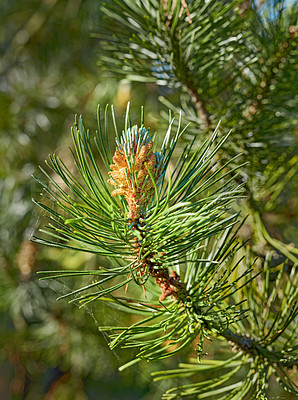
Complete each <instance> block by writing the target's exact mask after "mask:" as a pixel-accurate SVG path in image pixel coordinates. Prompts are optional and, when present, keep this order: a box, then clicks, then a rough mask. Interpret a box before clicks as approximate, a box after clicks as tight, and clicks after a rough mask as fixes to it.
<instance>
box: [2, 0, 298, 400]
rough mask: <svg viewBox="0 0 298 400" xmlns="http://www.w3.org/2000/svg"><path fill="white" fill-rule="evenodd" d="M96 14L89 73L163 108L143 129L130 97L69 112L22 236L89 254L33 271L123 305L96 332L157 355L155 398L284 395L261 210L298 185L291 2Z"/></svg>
mask: <svg viewBox="0 0 298 400" xmlns="http://www.w3.org/2000/svg"><path fill="white" fill-rule="evenodd" d="M101 17H103V18H104V23H103V24H102V23H100V24H99V26H100V29H98V31H97V33H96V34H95V37H97V38H98V39H99V47H100V52H99V65H100V67H101V68H102V73H103V74H104V73H105V74H106V75H107V76H109V77H111V78H113V79H115V78H118V79H120V80H121V79H123V78H124V79H125V82H128V81H129V82H141V84H142V85H144V83H146V84H154V85H156V87H157V88H158V91H159V94H160V95H159V100H160V102H161V104H162V105H163V110H164V109H168V108H170V109H171V110H172V111H173V114H171V113H170V116H169V119H168V122H165V121H166V118H165V112H164V111H163V112H162V114H161V117H160V119H159V121H158V122H156V121H155V122H154V123H153V126H154V129H153V130H152V132H150V131H149V129H148V122H147V120H149V119H150V118H148V116H146V115H144V112H143V110H142V112H141V119H140V121H136V118H135V114H132V117H131V116H130V112H129V107H128V108H127V112H126V116H125V120H124V121H123V122H120V121H119V119H118V118H117V116H115V113H114V110H113V108H112V109H111V112H110V111H109V108H108V107H106V109H105V111H104V113H102V111H101V110H100V108H99V109H98V130H97V131H96V132H94V133H90V131H89V130H87V129H86V127H85V125H84V123H83V121H82V118H77V119H76V121H75V126H74V130H73V131H72V138H73V150H72V156H73V158H72V160H70V159H69V158H68V159H67V161H66V162H64V161H63V160H61V158H59V156H58V155H55V154H52V155H51V156H50V159H49V163H48V165H49V167H50V169H45V168H43V167H42V168H41V169H42V172H43V173H44V174H45V176H46V179H42V178H40V175H38V177H37V178H36V179H37V181H38V182H39V183H40V184H41V185H42V187H43V189H44V195H43V200H35V202H36V203H37V204H38V205H39V206H40V207H41V208H42V209H43V210H44V211H45V214H46V215H47V217H48V218H49V223H48V225H47V227H46V228H42V229H41V233H40V234H37V233H36V235H35V239H34V240H35V241H37V242H39V243H44V244H47V245H50V246H56V247H59V248H62V249H64V250H63V251H67V249H68V250H78V251H81V252H83V253H84V252H87V253H91V254H94V255H95V258H94V263H95V265H96V268H95V269H93V268H92V266H91V268H84V269H82V270H78V269H74V270H70V269H66V270H55V271H51V272H46V273H45V274H46V275H45V277H43V278H42V279H49V278H50V279H51V282H52V285H53V287H54V288H55V290H57V291H61V295H60V299H61V300H62V299H65V298H66V299H67V298H70V303H75V304H77V305H79V306H80V307H84V308H85V309H86V310H87V311H89V312H90V310H93V309H94V308H93V307H94V305H95V304H99V306H102V307H106V308H107V309H109V308H110V309H111V310H113V312H114V310H115V312H117V313H119V314H118V315H119V319H120V318H121V315H122V314H123V313H126V314H127V315H129V316H132V319H131V320H129V321H128V323H127V320H126V321H125V320H124V322H123V320H121V319H120V321H119V323H117V324H115V321H113V320H112V319H111V322H110V324H109V325H105V326H102V327H101V328H100V329H101V331H102V332H108V333H109V337H110V343H109V345H110V347H111V349H114V348H120V347H124V348H127V349H129V350H130V353H131V352H134V353H133V354H134V356H133V358H132V359H130V360H129V361H128V362H127V363H125V364H124V365H123V366H122V367H120V370H121V371H122V370H124V369H126V368H127V369H129V368H128V367H131V368H133V367H132V366H133V365H134V364H135V365H141V364H142V360H147V361H150V362H152V363H153V364H156V365H157V371H155V372H154V373H153V374H152V375H153V379H154V380H155V381H158V382H159V383H163V382H164V381H167V380H169V382H170V383H171V385H172V387H171V388H170V389H168V390H166V391H165V393H164V395H163V398H164V399H175V398H177V399H178V398H190V399H191V398H210V399H226V400H228V399H231V400H232V399H266V398H268V399H270V397H266V396H269V395H268V390H269V389H270V385H271V384H274V380H276V381H277V382H278V383H279V384H280V386H281V388H282V389H283V390H285V391H286V392H288V393H290V394H289V396H290V397H288V398H289V399H291V398H293V396H295V394H297V393H298V391H297V385H296V383H295V379H294V372H295V368H297V352H296V350H297V344H296V339H297V329H296V325H297V314H298V312H297V306H296V299H297V274H296V268H297V253H298V252H297V249H295V247H294V245H293V244H292V243H286V241H287V240H286V239H285V237H283V236H284V231H282V230H279V232H278V234H277V233H276V232H277V231H278V226H277V225H276V226H275V227H274V229H272V226H273V225H272V223H271V221H270V219H269V217H270V216H272V215H278V214H279V213H280V212H283V213H284V214H286V215H288V218H289V219H290V218H291V217H292V214H291V213H289V214H287V213H285V212H284V211H283V207H285V206H284V204H291V201H292V202H293V198H294V196H292V197H291V195H292V193H293V191H294V190H295V185H296V184H297V174H296V172H297V162H296V161H297V155H295V127H296V124H297V117H296V115H295V106H296V104H297V102H296V101H295V98H294V96H293V89H294V87H295V85H296V81H297V79H295V78H296V74H295V56H296V52H295V45H296V41H295V40H296V36H297V35H296V25H295V24H296V18H297V5H295V4H292V5H290V6H286V4H285V2H283V1H278V0H275V1H270V0H268V1H260V2H254V1H243V0H242V1H241V0H238V1H237V0H236V1H232V2H230V1H217V0H211V1H206V0H205V1H203V0H193V1H184V0H160V1H158V0H146V1H136V0H121V1H111V2H107V3H102V4H101ZM133 87H134V86H133ZM142 87H144V86H142ZM116 111H117V110H116ZM135 111H136V110H135V107H134V112H135ZM145 117H146V118H145ZM220 120H221V122H220V123H219V121H220ZM151 122H152V121H151ZM189 123H190V124H189ZM151 125H152V123H151ZM154 131H156V132H154ZM65 157H66V156H65V155H64V156H63V158H65ZM295 179H296V180H295ZM35 198H37V196H35ZM294 204H295V203H294ZM245 217H247V218H246V219H244V218H245ZM247 232H248V233H247ZM293 239H295V238H294V237H293ZM288 241H290V240H288ZM28 246H29V247H28V249H29V250H30V249H31V250H32V249H33V250H32V251H31V253H30V251H29V253H30V254H31V255H32V253H34V251H35V250H34V248H35V247H34V245H32V246H33V247H32V246H31V245H28ZM30 246H31V247H30ZM20 253H21V252H20ZM3 254H4V253H3ZM21 254H23V253H21ZM26 254H27V253H26ZM27 255H28V254H27ZM22 258H23V256H22V255H20V259H22ZM25 258H26V257H25ZM33 258H34V255H33ZM26 259H27V261H28V260H29V261H28V263H27V264H28V265H27V267H28V268H29V270H28V268H27V270H28V271H29V275H30V273H31V270H32V266H31V264H30V257H29V259H28V257H27V258H26ZM98 264H100V267H99V268H98ZM93 266H94V264H93ZM19 267H20V270H21V272H22V276H23V278H24V277H26V276H27V275H28V271H27V270H26V265H25V264H24V263H22V262H21V261H20V262H19ZM26 271H27V272H26ZM43 273H44V272H43ZM26 274H27V275H26ZM41 282H42V281H41ZM61 283H62V285H61ZM59 285H61V286H60V287H62V290H61V289H59ZM65 285H66V286H65ZM41 287H42V283H41ZM68 287H72V289H71V290H67V291H65V288H68ZM4 289H5V287H4ZM3 293H4V291H3ZM26 293H28V289H27V291H26ZM47 296H48V297H50V296H51V295H50V294H47ZM4 298H5V295H4ZM38 298H39V299H40V298H42V296H39V297H38ZM18 304H19V303H18ZM62 304H64V303H63V300H62ZM67 310H69V308H67ZM81 312H82V313H83V311H82V310H81ZM79 313H80V310H77V312H76V315H79ZM44 315H46V313H45V314H44ZM64 320H67V318H66V317H64ZM68 325H71V323H70V322H69V321H68ZM54 332H55V331H54ZM54 334H55V333H54ZM80 335H82V328H80V329H79V332H78V336H80ZM40 337H41V338H42V339H43V340H45V339H46V338H47V335H46V334H44V333H41V334H40ZM80 337H81V336H80ZM93 338H94V336H93V334H92V335H91V336H90V340H93ZM208 343H209V344H208ZM210 343H211V345H210ZM213 345H214V348H215V349H216V348H220V349H222V354H221V355H220V356H218V357H216V355H215V356H214V357H212V355H210V354H205V351H206V349H207V351H208V352H210V349H211V348H212V346H213ZM208 349H209V350H208ZM87 350H88V349H86V354H88V355H87V358H88V357H90V354H89V352H88V351H87ZM89 350H90V349H89ZM94 352H95V350H94ZM177 354H181V357H182V359H183V361H184V362H183V363H181V362H180V363H179V365H177V366H174V367H170V369H168V370H165V371H164V370H163V368H165V367H162V365H161V363H160V360H164V359H169V358H174V362H176V360H177V357H176V358H175V355H177ZM188 355H189V362H188V363H187V362H185V360H186V357H187V356H188ZM195 356H196V357H195ZM94 363H96V361H94ZM165 365H166V364H165ZM168 365H169V364H168ZM170 365H171V366H173V364H170ZM82 369H84V368H83V367H82ZM84 370H85V371H86V368H85V369H84ZM175 382H176V384H175Z"/></svg>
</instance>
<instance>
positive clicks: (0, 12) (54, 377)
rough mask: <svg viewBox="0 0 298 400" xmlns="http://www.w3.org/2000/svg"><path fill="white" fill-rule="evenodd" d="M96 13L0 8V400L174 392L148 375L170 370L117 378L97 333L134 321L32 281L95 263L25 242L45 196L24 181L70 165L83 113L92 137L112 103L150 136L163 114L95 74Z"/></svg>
mask: <svg viewBox="0 0 298 400" xmlns="http://www.w3.org/2000/svg"><path fill="white" fill-rule="evenodd" d="M99 5H100V2H99V1H96V0H23V1H22V2H21V1H17V0H2V1H1V3H0V46H1V50H0V51H1V60H0V242H1V245H0V268H1V271H0V273H1V277H0V398H1V400H9V399H24V400H25V399H26V400H35V399H36V400H39V399H45V400H60V399H61V400H68V399H72V400H87V399H90V400H93V399H94V400H95V399H96V400H99V399H100V400H113V399H123V400H125V399H130V400H133V399H142V400H149V399H159V398H160V396H161V394H162V393H163V392H164V390H165V389H166V388H167V387H168V385H170V383H162V384H160V383H159V384H158V385H157V384H153V383H152V382H151V379H150V372H151V371H153V368H154V370H158V369H159V368H160V369H162V368H165V367H166V368H175V366H176V365H177V359H176V360H167V361H166V362H165V363H164V364H163V365H161V364H159V365H158V363H157V364H155V365H154V366H153V365H150V364H147V363H143V364H142V363H141V364H140V365H139V366H137V367H135V368H132V369H131V370H128V371H125V372H124V373H121V374H120V373H118V372H117V368H118V367H119V366H120V365H121V364H123V363H124V362H125V361H127V360H128V359H129V354H126V353H125V352H124V351H121V350H118V351H117V352H111V351H110V350H109V349H108V345H107V338H106V337H105V336H104V335H103V334H102V333H100V332H99V331H98V324H102V323H108V322H109V319H114V320H118V319H120V318H124V319H125V318H126V319H129V318H130V317H129V316H119V315H118V314H117V313H116V312H113V311H112V310H111V309H105V308H104V307H103V306H96V307H95V306H93V307H94V308H90V309H89V312H85V311H84V310H82V309H78V308H77V307H75V306H74V305H69V304H67V302H66V301H60V302H57V301H56V297H57V293H58V294H60V293H64V292H65V290H66V288H65V287H63V286H62V285H59V284H58V282H56V283H51V284H50V285H49V284H48V283H45V282H44V281H39V280H38V279H37V276H36V271H37V270H42V269H45V270H46V269H54V268H59V267H63V268H79V267H82V268H83V267H85V266H86V265H87V266H90V267H92V266H96V265H98V264H99V262H100V260H98V259H96V257H94V256H92V257H89V256H86V255H85V254H83V255H82V254H78V253H74V252H67V251H59V250H56V249H53V248H44V247H41V246H37V245H36V244H34V243H33V242H30V241H29V239H30V236H31V235H32V233H33V232H34V231H36V230H37V229H38V227H39V225H40V224H41V223H42V215H41V213H40V211H39V210H37V209H36V207H34V206H33V203H32V201H31V198H32V197H38V193H39V191H40V187H38V185H37V184H36V183H35V182H34V181H33V179H32V178H31V175H32V174H37V175H38V176H40V173H39V171H38V165H42V166H44V160H45V159H46V158H47V155H48V154H49V153H51V152H57V153H58V154H59V155H61V156H62V158H63V159H64V160H66V161H67V158H68V157H69V151H68V146H69V145H70V144H71V137H70V127H71V125H72V123H73V119H74V114H75V113H78V114H83V115H84V119H85V123H86V125H87V126H88V127H91V128H92V127H93V128H94V129H95V127H96V118H95V117H96V106H97V104H98V103H100V104H103V105H105V104H106V103H113V104H114V106H115V109H116V113H117V114H118V116H119V117H121V119H123V116H124V113H125V108H126V103H127V101H128V100H131V101H132V104H133V107H134V110H139V107H140V105H141V104H144V105H145V109H147V111H148V113H147V119H146V120H147V125H149V126H151V128H154V126H155V125H156V122H157V120H158V116H159V112H160V109H159V108H160V106H159V104H158V102H157V94H158V89H157V87H156V86H155V85H154V84H147V85H145V84H133V85H131V84H128V83H126V82H124V81H122V82H118V81H116V80H113V78H112V77H111V78H110V79H107V77H106V76H105V77H104V78H103V77H102V76H101V75H100V72H99V69H98V68H97V54H98V53H100V48H99V45H98V42H97V40H95V39H94V38H92V35H91V34H92V32H94V31H96V27H97V26H99V24H100V23H101V14H100V10H99ZM284 212H287V210H285V211H284ZM279 217H280V216H279ZM126 322H127V321H126ZM224 350H225V349H223V348H221V347H219V346H218V345H217V344H216V342H213V343H210V348H209V349H207V351H208V352H209V354H211V355H212V354H217V355H218V356H220V354H221V353H222V352H224ZM181 357H183V355H182V356H181ZM272 385H273V386H272V392H274V391H276V387H275V385H274V383H272ZM276 393H277V391H276ZM282 396H283V397H279V398H283V399H286V398H287V399H290V398H291V397H286V396H285V395H282ZM272 398H273V397H272Z"/></svg>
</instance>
